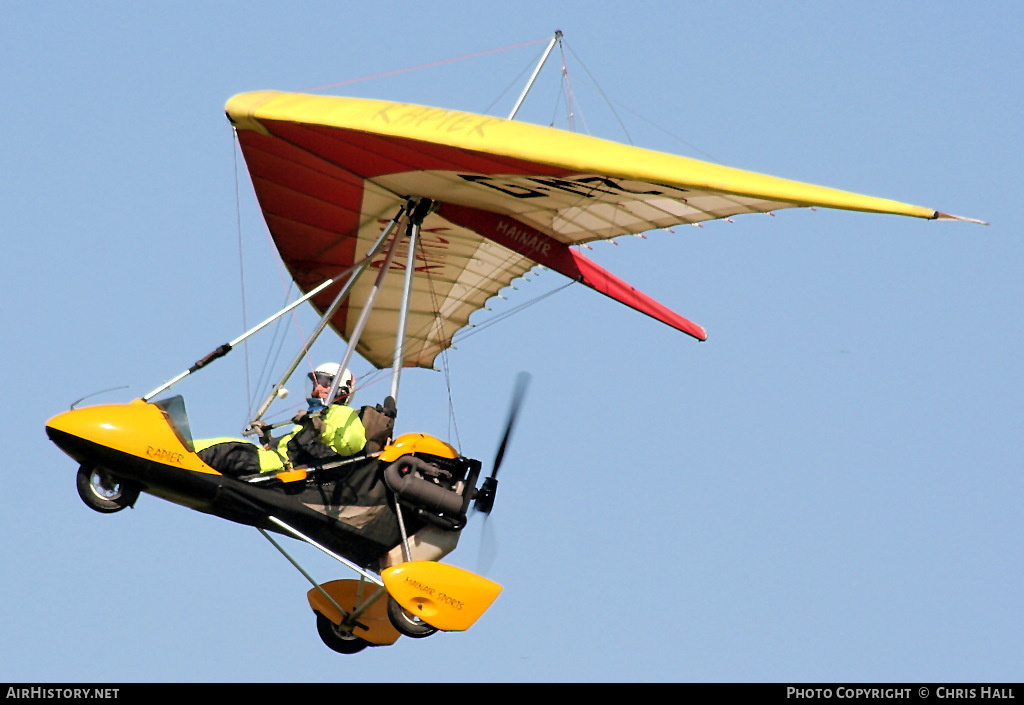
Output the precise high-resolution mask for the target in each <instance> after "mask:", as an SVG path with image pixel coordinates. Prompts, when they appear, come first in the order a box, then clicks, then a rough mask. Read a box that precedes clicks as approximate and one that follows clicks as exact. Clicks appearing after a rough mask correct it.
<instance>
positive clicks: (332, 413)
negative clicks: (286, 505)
mask: <svg viewBox="0 0 1024 705" xmlns="http://www.w3.org/2000/svg"><path fill="white" fill-rule="evenodd" d="M340 369H341V366H340V365H339V364H338V363H336V362H328V363H324V364H322V365H320V366H319V367H317V368H316V369H315V370H314V371H313V372H311V373H310V374H309V378H310V382H311V383H312V385H313V389H312V391H311V393H310V396H309V397H308V398H307V401H308V402H309V408H307V409H306V410H304V411H301V412H299V413H298V414H296V415H295V416H294V417H293V419H292V420H293V421H294V422H295V424H296V425H295V426H293V427H292V429H291V431H290V432H289V433H288V434H286V435H285V436H283V437H281V438H279V439H271V438H269V437H267V438H262V439H261V440H263V441H264V443H265V445H264V447H259V446H256V445H254V444H252V443H249V442H248V441H242V440H239V439H235V438H211V439H209V440H205V441H196V442H195V449H196V453H197V454H198V455H199V457H200V458H202V459H203V461H204V462H205V463H207V464H208V465H210V466H211V467H213V468H215V469H217V470H219V471H221V472H222V473H224V474H225V475H231V476H233V477H239V476H243V475H254V474H257V473H264V472H277V471H280V470H284V469H286V468H288V467H308V466H312V465H320V464H323V463H325V462H329V461H330V460H334V459H337V458H339V457H348V456H353V455H356V454H358V453H360V452H365V453H366V454H367V455H370V454H373V453H376V452H378V451H380V450H381V449H382V448H383V447H384V445H385V444H387V442H388V441H389V440H390V438H391V434H392V432H393V430H394V419H395V416H396V415H397V410H396V407H395V400H394V399H393V398H392V397H387V399H385V400H384V404H383V406H381V405H379V404H378V405H377V406H376V407H370V406H364V407H362V409H360V410H358V411H356V410H355V409H353V408H352V407H351V406H350V405H349V404H350V401H351V399H352V393H353V390H354V389H355V377H354V376H353V375H352V372H351V371H350V370H348V369H346V370H343V371H342V373H341V381H340V382H339V383H338V391H337V394H336V395H335V399H334V403H333V404H331V406H330V407H329V408H328V407H327V406H326V404H325V402H326V399H327V396H328V394H329V393H330V390H331V385H332V384H333V383H334V378H335V376H337V374H338V371H339V370H340Z"/></svg>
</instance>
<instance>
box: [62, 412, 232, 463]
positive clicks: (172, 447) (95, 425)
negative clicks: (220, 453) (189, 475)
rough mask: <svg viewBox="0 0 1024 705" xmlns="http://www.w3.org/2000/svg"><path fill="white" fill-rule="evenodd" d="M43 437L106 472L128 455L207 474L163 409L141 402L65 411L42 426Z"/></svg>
mask: <svg viewBox="0 0 1024 705" xmlns="http://www.w3.org/2000/svg"><path fill="white" fill-rule="evenodd" d="M46 434H47V435H48V436H49V437H50V440H51V441H53V442H54V443H55V444H56V445H57V447H59V448H60V449H61V450H63V451H64V452H65V453H67V454H68V455H70V456H71V457H72V458H74V459H75V460H77V461H78V462H80V463H93V464H96V465H103V466H106V467H109V466H110V465H111V464H115V463H117V462H118V460H119V459H121V460H124V459H127V458H126V456H132V457H134V458H137V459H142V460H147V461H151V462H155V463H159V464H161V465H170V466H173V467H178V468H182V469H187V470H198V471H200V472H212V470H211V468H209V467H208V466H207V465H206V464H205V463H203V462H202V461H201V460H200V459H199V457H198V456H196V454H195V453H193V452H192V449H191V448H189V447H188V446H186V444H185V442H184V441H183V440H182V438H181V437H180V436H179V434H178V433H177V432H176V431H175V429H174V427H173V426H172V425H171V424H170V423H169V422H168V420H167V417H166V415H165V414H164V412H163V410H162V409H161V408H160V407H159V406H157V405H155V404H148V403H146V402H144V401H142V400H141V399H137V400H135V401H133V402H130V403H128V404H105V405H101V406H87V407H83V408H81V409H72V410H71V411H65V412H64V413H63V414H58V415H57V416H54V417H53V418H52V419H50V420H49V421H47V422H46Z"/></svg>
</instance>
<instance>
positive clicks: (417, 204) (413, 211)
mask: <svg viewBox="0 0 1024 705" xmlns="http://www.w3.org/2000/svg"><path fill="white" fill-rule="evenodd" d="M433 206H434V202H433V201H431V200H430V199H426V198H415V199H413V198H410V199H409V200H408V201H406V203H405V205H403V206H402V209H401V211H400V212H399V214H398V215H397V216H395V220H392V221H391V223H389V224H388V231H390V230H391V229H392V228H391V226H392V224H395V223H397V220H398V219H399V218H400V217H401V216H402V215H403V214H405V215H406V216H407V217H408V219H409V223H408V228H407V230H408V233H409V235H410V237H412V235H413V234H414V233H417V232H419V226H420V224H421V223H422V222H423V219H424V218H425V217H426V216H427V213H429V212H430V210H431V208H433ZM401 239H402V238H400V237H395V238H393V240H392V242H391V245H390V247H389V248H388V254H387V256H386V257H385V259H384V264H383V265H382V266H381V268H380V271H379V272H378V273H377V279H376V281H374V283H373V288H372V289H371V290H370V294H369V296H367V298H366V303H365V304H363V310H362V311H361V312H360V314H359V320H358V321H356V325H355V327H354V328H353V329H352V336H351V338H350V339H349V341H348V349H346V350H345V357H343V358H342V360H341V369H345V368H346V367H348V362H349V360H350V359H351V358H352V353H353V352H355V349H356V346H357V345H358V344H359V339H360V338H361V337H362V335H363V329H364V328H365V327H366V321H367V320H368V319H369V317H370V312H371V311H372V310H373V307H374V304H376V302H377V296H378V295H379V294H380V289H381V284H382V283H383V281H384V277H386V276H387V274H388V271H389V270H390V269H391V262H392V261H393V260H394V258H395V253H396V252H397V251H398V244H399V242H400V241H401ZM412 257H413V252H412V248H411V247H410V249H409V254H408V256H407V258H406V266H407V270H406V286H407V289H406V295H405V302H403V304H402V310H401V317H400V318H399V321H398V330H399V335H398V336H397V340H396V342H395V355H396V357H397V358H398V359H397V366H398V369H399V370H400V369H401V357H398V356H400V355H401V351H402V348H403V346H404V341H403V337H404V334H405V323H406V319H407V318H408V315H409V307H408V305H407V302H408V292H409V291H410V290H411V287H412ZM340 385H341V375H338V376H336V377H335V378H334V383H333V384H332V385H331V390H330V392H328V394H327V398H326V399H324V402H325V403H326V405H327V406H328V407H329V406H330V405H331V404H333V403H334V398H335V397H336V396H337V394H338V387H339V386H340ZM391 388H392V390H393V394H392V396H394V395H395V394H396V393H397V392H398V382H397V372H396V376H395V377H394V378H393V379H392V383H391ZM396 401H397V399H396Z"/></svg>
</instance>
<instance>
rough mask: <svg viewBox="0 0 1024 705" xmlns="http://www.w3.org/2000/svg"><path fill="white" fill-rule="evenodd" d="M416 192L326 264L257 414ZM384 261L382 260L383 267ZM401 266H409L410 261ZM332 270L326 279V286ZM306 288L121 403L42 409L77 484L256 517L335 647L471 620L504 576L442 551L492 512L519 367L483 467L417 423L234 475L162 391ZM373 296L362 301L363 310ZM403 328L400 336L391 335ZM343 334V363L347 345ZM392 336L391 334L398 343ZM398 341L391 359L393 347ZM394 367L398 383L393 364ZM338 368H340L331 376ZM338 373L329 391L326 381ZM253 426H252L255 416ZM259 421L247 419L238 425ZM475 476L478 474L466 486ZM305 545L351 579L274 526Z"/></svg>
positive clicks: (421, 209)
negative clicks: (319, 569)
mask: <svg viewBox="0 0 1024 705" xmlns="http://www.w3.org/2000/svg"><path fill="white" fill-rule="evenodd" d="M429 208H430V203H429V202H427V201H410V202H409V203H407V204H406V205H405V206H404V207H403V208H402V209H400V211H399V213H398V215H396V216H395V218H393V219H392V221H391V222H390V223H389V224H388V226H387V227H386V228H385V229H384V230H383V232H382V233H381V235H380V238H379V239H378V241H377V243H375V245H374V248H373V250H372V251H371V253H370V255H368V256H367V257H366V258H364V259H363V260H362V261H361V262H359V263H357V265H356V266H354V267H352V268H350V270H348V271H346V272H344V273H342V274H341V275H339V276H338V277H337V279H339V280H345V281H346V283H345V285H344V286H342V288H341V291H340V292H339V293H338V295H337V296H336V298H335V303H334V305H333V306H332V307H331V309H329V310H327V311H326V312H325V314H324V317H323V320H322V321H321V325H320V326H319V327H318V328H317V330H316V331H315V332H314V334H313V336H312V338H311V339H310V340H309V341H307V343H306V345H305V346H304V347H303V351H302V352H301V353H300V354H299V356H298V357H297V358H296V359H295V361H294V362H293V363H292V365H291V367H290V368H289V370H288V372H287V373H286V374H285V376H284V377H283V378H282V379H281V381H280V382H279V383H278V384H277V386H275V388H274V390H273V392H272V393H271V396H270V398H269V399H268V400H267V402H266V403H265V404H264V406H263V408H262V409H261V410H260V411H259V413H258V414H257V420H258V419H259V418H260V417H261V416H262V415H263V413H265V411H266V409H267V408H268V407H269V405H270V403H271V402H272V401H273V399H274V398H276V397H277V396H278V392H279V390H280V389H281V388H282V387H283V385H284V383H285V382H286V381H287V379H288V378H289V377H290V375H291V374H292V372H294V370H295V369H296V368H297V367H298V366H299V364H300V363H301V361H302V360H303V359H304V354H305V352H306V351H307V350H308V348H309V346H310V345H311V344H312V342H313V339H315V337H316V336H317V335H319V333H320V332H321V331H322V330H323V329H324V328H325V327H326V325H327V322H328V321H329V320H330V318H331V316H332V315H333V314H334V310H335V309H336V307H337V305H338V304H340V302H341V301H342V300H343V299H344V298H345V296H346V294H347V292H348V289H349V288H350V287H351V285H352V284H353V282H355V281H356V279H357V277H358V275H359V274H360V273H361V272H362V271H363V270H365V269H366V265H367V264H368V263H369V262H370V261H371V259H372V257H373V256H374V255H375V254H376V253H378V252H380V251H381V250H382V248H384V246H385V245H389V247H390V249H389V255H390V254H391V252H393V251H394V249H395V243H397V242H398V241H399V240H400V239H401V238H398V237H394V238H392V241H391V242H390V243H389V242H388V239H389V236H390V234H391V233H392V232H394V231H395V230H396V229H397V228H398V227H400V225H402V224H404V225H405V226H406V229H407V231H408V232H407V235H408V236H409V237H410V238H415V235H416V231H417V229H418V225H419V222H420V221H421V220H422V215H423V214H424V213H425V212H426V211H427V210H429ZM388 269H389V268H388V267H382V268H381V269H380V272H379V273H378V275H377V278H378V281H377V283H378V284H379V282H380V279H381V278H383V276H384V275H385V274H386V272H387V270H388ZM409 271H411V269H410V270H409ZM330 283H333V281H330V282H325V288H326V286H327V285H329V284H330ZM310 295H311V294H309V295H307V296H305V297H302V298H301V299H299V300H297V301H296V302H294V303H293V304H291V305H290V306H289V307H287V308H286V309H284V310H283V311H281V312H279V313H278V314H275V316H272V317H271V318H269V319H267V320H266V321H264V322H263V323H261V324H259V325H258V326H256V327H255V328H253V329H252V330H250V331H248V332H247V333H246V334H244V335H243V336H240V337H239V338H238V339H236V340H234V341H232V342H231V343H228V344H225V345H223V346H221V347H220V348H218V349H217V350H215V351H213V352H212V353H211V354H210V355H207V356H206V357H204V358H203V359H202V360H200V361H198V362H197V363H196V364H195V365H193V366H192V367H191V368H189V370H188V371H186V372H184V373H182V374H181V375H178V376H177V377H176V378H174V379H173V380H171V381H170V382H167V383H166V384H164V385H162V386H161V387H159V388H157V389H155V390H154V391H153V392H150V393H149V394H147V395H146V396H145V397H143V398H141V399H137V400H135V401H132V402H130V403H126V404H107V405H99V406H88V407H82V408H72V409H71V410H70V411H67V412H65V413H63V414H60V415H58V416H55V417H54V418H52V419H50V420H49V421H48V422H47V426H46V431H47V434H48V435H49V437H50V439H51V440H52V441H53V442H54V443H55V444H56V445H57V446H59V447H60V448H61V450H63V451H64V452H65V453H67V454H68V455H69V456H71V457H72V458H73V459H74V460H76V461H77V462H78V463H79V464H80V468H79V471H78V476H77V483H78V490H79V494H80V496H81V497H82V499H83V501H84V502H85V503H86V504H87V505H88V506H89V507H91V508H92V509H94V510H96V511H99V512H103V513H111V512H116V511H120V510H122V509H124V508H125V507H128V506H132V505H134V503H135V501H136V499H137V498H138V496H139V494H140V493H141V492H145V493H148V494H151V495H155V496H157V497H160V498H162V499H166V500H168V501H171V502H174V503H176V504H180V505H183V506H186V507H189V508H191V509H195V510H197V511H201V512H205V513H208V514H213V515H216V516H219V517H222V518H224V519H228V520H230V521H234V522H237V523H240V524H245V525H250V526H254V527H256V528H257V529H259V531H260V532H262V533H263V535H264V536H265V537H266V538H267V539H268V540H269V541H270V542H271V543H273V544H274V546H275V547H277V549H278V550H279V551H281V553H282V554H283V555H284V556H285V557H286V558H287V559H288V560H289V561H290V562H291V563H292V564H293V565H294V566H295V567H296V568H297V569H298V570H299V571H300V572H301V573H302V574H303V575H304V576H305V577H306V579H307V580H309V581H310V583H311V584H312V585H313V587H312V588H311V589H310V590H309V592H308V594H307V597H308V600H309V604H310V607H311V608H312V609H313V611H314V612H315V613H316V620H317V629H318V632H319V634H320V637H321V638H322V639H323V641H324V643H325V644H327V646H329V647H330V648H332V649H333V650H335V651H338V652H341V653H355V652H357V651H360V650H362V649H363V648H365V647H366V646H368V645H375V646H381V645H389V644H392V643H394V642H395V641H396V640H397V639H398V638H399V636H400V635H405V636H409V637H413V638H422V637H425V636H429V635H431V634H433V633H435V632H436V631H438V630H442V631H463V630H465V629H468V628H469V627H470V626H472V625H473V624H474V623H475V622H476V620H477V619H478V618H479V617H480V615H481V614H482V613H483V612H484V611H485V610H486V609H487V608H488V607H489V606H490V605H491V604H492V602H493V601H494V600H495V598H496V597H497V596H498V594H499V593H500V592H501V589H502V588H501V586H500V585H498V584H497V583H495V582H493V581H491V580H488V579H486V578H484V577H482V576H479V575H476V574H474V573H472V572H470V571H467V570H464V569H462V568H458V567H456V566H453V565H450V564H446V563H441V562H440V560H441V559H442V558H444V557H445V556H447V555H448V554H449V553H450V552H451V551H452V550H454V549H455V547H456V545H457V544H458V540H459V535H460V532H461V530H462V529H463V527H464V526H465V525H466V522H467V515H468V513H469V512H470V511H471V510H472V511H480V512H482V513H490V511H491V508H492V507H493V502H494V495H495V489H496V487H497V479H496V475H497V470H498V467H499V465H500V463H501V459H502V457H503V455H504V450H505V444H506V443H507V441H508V439H509V436H510V434H511V431H512V426H513V423H514V420H515V415H516V413H517V410H518V408H519V405H520V403H521V400H522V398H523V397H522V395H523V391H524V389H525V382H526V377H525V376H523V375H521V376H520V378H519V381H518V387H517V389H516V392H515V396H514V397H513V403H512V406H511V408H510V412H509V417H508V423H507V425H506V428H505V432H504V436H503V439H502V441H501V444H500V446H499V451H498V455H497V457H496V458H495V461H494V464H493V468H492V470H491V473H490V475H489V476H487V477H484V478H481V471H482V465H481V463H480V462H479V461H477V460H473V459H470V458H466V457H464V456H462V455H461V454H460V453H459V452H458V451H457V450H456V449H455V448H454V447H453V446H451V445H449V444H448V443H446V442H444V441H441V440H440V439H438V438H435V437H434V436H431V435H428V434H423V433H406V434H403V435H399V436H397V437H396V438H394V439H393V440H390V442H388V443H386V445H384V447H383V448H382V449H381V450H379V451H376V452H371V453H367V452H363V453H360V454H358V455H356V456H351V457H340V456H339V457H338V458H337V459H331V460H329V461H327V462H324V463H322V464H319V465H316V466H308V467H291V468H286V469H285V470H282V471H280V472H276V473H263V474H254V475H248V476H241V477H232V476H229V475H227V474H222V473H221V472H219V471H218V470H217V469H215V468H213V467H211V466H210V465H208V464H207V463H206V462H204V461H203V459H202V458H201V457H200V456H199V455H198V454H197V453H196V452H195V451H194V450H193V439H192V435H191V432H190V428H189V423H188V418H187V415H186V410H185V403H184V400H183V398H182V397H181V396H171V397H167V398H163V399H159V400H154V397H156V396H158V395H160V394H161V393H162V392H164V391H165V390H166V389H167V388H168V387H170V386H171V385H172V384H174V383H175V382H177V381H178V380H180V379H182V378H183V377H185V376H187V375H189V374H192V373H193V372H195V371H197V370H199V369H201V368H203V367H205V366H206V365H207V364H210V363H211V362H213V361H214V360H215V359H217V358H219V357H221V356H223V355H225V354H226V353H227V352H228V351H230V350H231V349H232V348H233V347H234V345H236V344H237V343H238V342H240V341H241V340H244V339H245V338H246V337H248V336H249V335H252V334H253V333H255V332H256V331H258V330H260V329H262V328H263V327H264V326H266V325H267V323H269V322H270V321H272V320H274V319H276V318H277V317H279V316H281V315H283V314H284V313H286V312H288V311H290V310H291V309H292V308H294V307H295V306H296V305H298V304H299V303H301V302H302V301H304V300H306V299H308V298H309V297H310ZM372 307H373V299H372V297H371V299H370V300H369V301H367V303H366V304H365V306H364V310H363V315H364V316H365V315H368V314H369V311H370V310H371V309H372ZM401 337H402V336H399V340H401ZM357 341H358V335H356V336H355V337H354V338H353V339H352V340H351V341H350V343H349V346H348V349H347V351H346V354H345V358H344V359H343V361H342V363H341V364H342V367H344V366H345V365H346V364H347V363H348V361H349V358H350V356H351V354H352V352H353V350H354V349H355V346H356V343H357ZM400 346H401V343H399V347H400ZM401 355H402V351H401V349H398V350H396V359H399V360H400V359H401ZM400 369H401V367H400V366H399V367H397V368H396V370H395V372H394V374H393V377H392V395H396V394H397V390H398V379H399V371H400ZM340 377H341V375H337V378H340ZM337 378H336V380H335V385H334V388H333V389H332V390H331V393H330V398H333V397H334V395H335V394H337V391H338V390H337V383H338V379H337ZM266 428H267V427H266V425H265V424H264V425H263V429H266ZM253 429H257V430H259V429H260V424H259V423H258V422H254V423H253V424H251V425H250V427H249V428H248V429H247V431H251V430H253ZM478 481H480V486H479V487H478V486H477V483H478ZM273 534H277V535H285V536H289V537H292V538H294V539H298V540H300V541H303V542H305V543H307V544H310V545H312V546H314V547H316V548H317V549H319V550H321V551H323V552H324V553H326V554H327V555H329V556H331V557H333V558H334V559H336V560H337V561H339V562H341V563H343V564H344V565H346V566H348V567H349V568H351V569H352V570H353V571H355V573H357V574H358V577H357V578H354V579H348V580H334V581H331V582H327V583H323V584H320V583H318V582H317V581H316V580H314V579H313V578H312V577H311V576H310V575H309V573H308V572H307V571H306V570H304V569H303V568H302V567H301V566H300V565H299V564H298V562H296V561H295V559H294V558H293V557H292V556H291V555H290V554H289V553H288V552H287V551H286V550H285V549H284V547H283V546H282V545H281V543H279V542H278V541H277V540H276V539H275V538H274V536H273Z"/></svg>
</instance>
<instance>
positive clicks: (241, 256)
mask: <svg viewBox="0 0 1024 705" xmlns="http://www.w3.org/2000/svg"><path fill="white" fill-rule="evenodd" d="M231 135H232V139H231V153H232V156H233V158H234V172H235V231H236V239H237V243H238V280H239V288H240V290H241V291H240V294H241V299H242V330H247V329H248V328H249V314H248V309H247V308H246V303H245V302H246V292H245V248H244V247H243V246H242V198H241V187H240V183H239V181H240V180H239V178H238V151H239V149H240V148H241V145H239V143H238V130H236V129H235V127H234V126H232V127H231ZM243 349H244V351H245V354H244V355H243V359H244V360H245V362H244V364H245V398H246V399H252V388H251V386H250V384H249V343H248V341H247V342H246V343H245V344H244V346H243ZM251 412H252V403H251V402H249V408H248V413H251Z"/></svg>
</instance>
